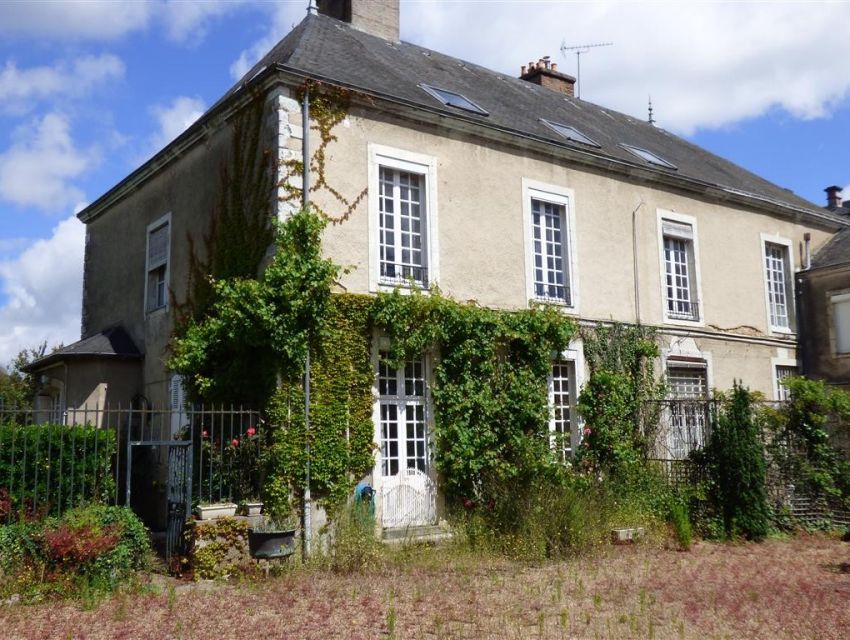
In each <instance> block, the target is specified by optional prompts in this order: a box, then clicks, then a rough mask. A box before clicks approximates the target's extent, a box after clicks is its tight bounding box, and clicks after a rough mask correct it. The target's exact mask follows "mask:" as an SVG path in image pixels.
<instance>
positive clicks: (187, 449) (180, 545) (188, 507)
mask: <svg viewBox="0 0 850 640" xmlns="http://www.w3.org/2000/svg"><path fill="white" fill-rule="evenodd" d="M134 447H166V448H167V450H168V470H167V472H168V476H167V483H166V484H167V486H166V526H165V560H166V562H169V561H170V560H171V558H172V556H173V555H175V554H178V555H179V554H182V553H183V552H184V538H183V531H184V526H185V524H186V520H187V519H188V518H189V516H190V514H191V512H192V441H191V440H135V441H133V440H128V441H127V469H126V479H125V481H126V495H125V504H126V505H127V506H130V504H131V502H130V498H131V486H132V479H131V478H132V469H133V448H134Z"/></svg>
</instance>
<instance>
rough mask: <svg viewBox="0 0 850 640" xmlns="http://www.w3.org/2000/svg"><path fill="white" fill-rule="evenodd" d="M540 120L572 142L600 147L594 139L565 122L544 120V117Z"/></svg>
mask: <svg viewBox="0 0 850 640" xmlns="http://www.w3.org/2000/svg"><path fill="white" fill-rule="evenodd" d="M540 122H542V123H543V124H545V125H546V126H547V127H549V128H550V129H552V130H553V131H555V132H556V133H558V134H560V135H562V136H563V137H565V138H566V139H567V140H569V141H570V142H580V143H581V144H586V145H588V146H590V147H597V148H598V147H599V145H598V144H596V143H595V142H594V141H593V140H591V139H590V138H588V137H587V136H586V135H584V134H583V133H582V132H581V131H579V130H578V129H576V128H575V127H569V126H567V125H565V124H558V123H557V122H549V121H548V120H544V119H543V118H540Z"/></svg>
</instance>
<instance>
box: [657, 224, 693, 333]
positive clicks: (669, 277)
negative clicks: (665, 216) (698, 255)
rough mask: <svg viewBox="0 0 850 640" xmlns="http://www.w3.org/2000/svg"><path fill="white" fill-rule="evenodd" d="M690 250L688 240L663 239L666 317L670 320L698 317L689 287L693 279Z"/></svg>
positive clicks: (666, 237)
mask: <svg viewBox="0 0 850 640" xmlns="http://www.w3.org/2000/svg"><path fill="white" fill-rule="evenodd" d="M691 250H692V246H691V242H690V241H689V240H683V239H681V238H673V237H668V236H665V237H664V269H665V275H666V280H665V286H666V291H667V315H668V316H670V317H671V318H679V319H682V320H694V319H696V318H697V317H698V314H697V306H696V303H695V302H694V300H693V294H692V287H691V284H692V277H693V274H692V273H691V266H690V262H691V261H690V255H689V254H690V252H691Z"/></svg>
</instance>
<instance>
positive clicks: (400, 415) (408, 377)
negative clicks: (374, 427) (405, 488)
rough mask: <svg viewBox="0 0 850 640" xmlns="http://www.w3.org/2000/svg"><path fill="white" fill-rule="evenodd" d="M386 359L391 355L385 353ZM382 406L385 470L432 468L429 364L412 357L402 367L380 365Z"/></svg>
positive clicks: (385, 471)
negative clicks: (427, 407) (429, 454)
mask: <svg viewBox="0 0 850 640" xmlns="http://www.w3.org/2000/svg"><path fill="white" fill-rule="evenodd" d="M380 355H381V356H382V357H383V358H386V356H388V355H389V354H388V353H387V352H381V354H380ZM378 390H379V393H380V407H381V438H382V440H381V454H382V459H383V462H382V473H383V474H384V475H395V474H397V473H399V470H400V469H419V470H421V471H423V472H427V469H428V458H427V451H428V430H427V426H426V415H427V414H426V411H425V363H424V361H423V360H411V361H408V362H406V363H405V365H404V367H402V368H401V369H391V368H390V367H389V366H388V365H386V364H385V363H383V362H381V363H380V364H379V365H378Z"/></svg>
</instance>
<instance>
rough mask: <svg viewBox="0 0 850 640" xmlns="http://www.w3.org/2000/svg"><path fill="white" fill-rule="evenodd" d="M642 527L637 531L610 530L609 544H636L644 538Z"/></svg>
mask: <svg viewBox="0 0 850 640" xmlns="http://www.w3.org/2000/svg"><path fill="white" fill-rule="evenodd" d="M644 533H645V531H644V529H643V527H638V528H637V529H612V530H611V542H613V543H614V544H632V543H633V542H638V541H639V540H640V539H641V538H643V536H644Z"/></svg>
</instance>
